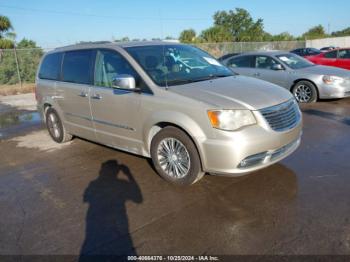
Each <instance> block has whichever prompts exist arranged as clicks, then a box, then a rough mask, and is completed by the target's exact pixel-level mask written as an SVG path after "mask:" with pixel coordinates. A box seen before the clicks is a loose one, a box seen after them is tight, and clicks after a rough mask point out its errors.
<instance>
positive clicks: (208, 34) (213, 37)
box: [201, 26, 233, 43]
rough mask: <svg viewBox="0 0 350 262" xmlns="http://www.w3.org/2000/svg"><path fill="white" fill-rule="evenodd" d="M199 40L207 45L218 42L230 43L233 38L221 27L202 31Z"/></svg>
mask: <svg viewBox="0 0 350 262" xmlns="http://www.w3.org/2000/svg"><path fill="white" fill-rule="evenodd" d="M201 38H202V39H203V40H204V41H205V42H209V43H219V42H231V41H233V37H232V35H231V33H230V32H228V31H227V30H226V29H225V28H224V27H222V26H213V27H210V28H208V29H206V30H203V31H202V33H201Z"/></svg>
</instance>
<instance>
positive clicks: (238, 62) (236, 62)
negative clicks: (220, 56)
mask: <svg viewBox="0 0 350 262" xmlns="http://www.w3.org/2000/svg"><path fill="white" fill-rule="evenodd" d="M253 62H254V56H239V57H235V58H232V59H231V60H229V61H228V63H227V65H228V66H229V67H254V65H253Z"/></svg>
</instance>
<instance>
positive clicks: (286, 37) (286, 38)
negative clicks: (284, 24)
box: [271, 32, 295, 41]
mask: <svg viewBox="0 0 350 262" xmlns="http://www.w3.org/2000/svg"><path fill="white" fill-rule="evenodd" d="M294 40H295V37H294V36H292V35H291V34H290V33H288V32H283V33H280V34H278V35H274V36H272V37H271V41H294Z"/></svg>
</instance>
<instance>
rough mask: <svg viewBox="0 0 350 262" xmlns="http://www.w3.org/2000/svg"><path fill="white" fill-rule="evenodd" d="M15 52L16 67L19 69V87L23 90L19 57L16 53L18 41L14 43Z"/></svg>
mask: <svg viewBox="0 0 350 262" xmlns="http://www.w3.org/2000/svg"><path fill="white" fill-rule="evenodd" d="M13 51H14V53H15V59H16V67H17V75H18V80H19V86H20V87H21V89H22V80H21V74H20V72H19V64H18V57H17V51H16V41H14V42H13Z"/></svg>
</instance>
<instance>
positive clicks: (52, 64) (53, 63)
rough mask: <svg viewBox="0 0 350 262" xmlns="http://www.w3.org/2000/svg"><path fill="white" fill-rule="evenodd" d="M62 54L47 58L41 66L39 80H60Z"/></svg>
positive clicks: (50, 55)
mask: <svg viewBox="0 0 350 262" xmlns="http://www.w3.org/2000/svg"><path fill="white" fill-rule="evenodd" d="M61 61H62V53H54V54H49V55H47V56H45V58H44V60H43V62H42V63H41V66H40V71H39V78H41V79H49V80H58V79H59V76H60V70H61Z"/></svg>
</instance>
